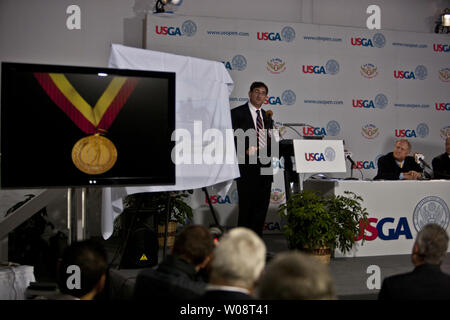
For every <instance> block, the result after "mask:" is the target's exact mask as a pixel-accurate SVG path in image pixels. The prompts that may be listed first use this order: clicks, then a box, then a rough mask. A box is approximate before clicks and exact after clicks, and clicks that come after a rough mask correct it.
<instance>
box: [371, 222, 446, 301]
mask: <svg viewBox="0 0 450 320" xmlns="http://www.w3.org/2000/svg"><path fill="white" fill-rule="evenodd" d="M448 240H449V239H448V235H447V233H446V231H445V230H444V229H443V228H442V227H441V226H439V225H437V224H427V225H426V226H425V227H423V229H422V230H421V231H420V232H419V233H418V234H417V238H416V241H415V243H414V247H413V251H412V257H411V259H412V262H413V264H414V265H415V268H414V270H413V271H412V272H409V273H405V274H400V275H396V276H391V277H388V278H386V279H384V281H383V284H382V286H381V290H380V293H379V295H378V299H380V300H396V299H404V300H426V299H431V300H442V299H445V300H448V299H450V275H448V274H446V273H443V272H442V271H441V267H440V265H441V263H442V261H443V260H444V258H445V256H446V254H447V247H448Z"/></svg>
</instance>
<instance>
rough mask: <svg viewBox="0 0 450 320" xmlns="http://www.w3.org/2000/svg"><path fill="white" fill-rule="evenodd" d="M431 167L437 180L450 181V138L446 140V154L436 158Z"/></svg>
mask: <svg viewBox="0 0 450 320" xmlns="http://www.w3.org/2000/svg"><path fill="white" fill-rule="evenodd" d="M431 165H432V166H433V175H434V178H435V179H450V136H447V139H445V152H444V153H443V154H441V155H439V156H437V157H435V158H434V159H433V161H432V162H431Z"/></svg>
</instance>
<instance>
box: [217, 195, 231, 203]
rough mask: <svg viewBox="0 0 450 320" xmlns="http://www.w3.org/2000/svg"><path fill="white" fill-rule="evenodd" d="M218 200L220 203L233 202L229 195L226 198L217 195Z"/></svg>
mask: <svg viewBox="0 0 450 320" xmlns="http://www.w3.org/2000/svg"><path fill="white" fill-rule="evenodd" d="M217 202H218V203H220V204H224V203H230V204H231V201H230V197H229V196H226V197H225V199H223V198H222V197H221V196H218V197H217Z"/></svg>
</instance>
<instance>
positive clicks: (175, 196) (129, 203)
mask: <svg viewBox="0 0 450 320" xmlns="http://www.w3.org/2000/svg"><path fill="white" fill-rule="evenodd" d="M192 193H193V191H192V190H184V191H165V192H146V193H136V194H132V195H129V196H127V197H126V198H125V199H124V207H125V208H126V209H128V210H133V209H134V210H138V211H147V212H151V211H153V212H155V213H157V214H158V223H157V224H158V231H157V232H158V242H159V245H160V247H162V246H163V245H164V234H165V222H166V213H167V212H169V223H168V238H167V246H168V247H171V246H173V243H174V240H175V234H176V230H177V225H178V224H181V225H184V224H186V222H187V221H188V220H190V219H192V217H193V211H192V208H191V207H190V206H189V205H188V204H187V203H186V201H185V200H186V199H187V198H188V197H189V195H190V194H192ZM167 208H168V209H167ZM121 224H122V225H123V223H121Z"/></svg>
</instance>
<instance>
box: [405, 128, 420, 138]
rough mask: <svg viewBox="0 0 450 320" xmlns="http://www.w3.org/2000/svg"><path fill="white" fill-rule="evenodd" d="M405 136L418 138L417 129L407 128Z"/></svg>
mask: <svg viewBox="0 0 450 320" xmlns="http://www.w3.org/2000/svg"><path fill="white" fill-rule="evenodd" d="M405 137H407V138H417V136H416V131H415V130H409V129H406V130H405Z"/></svg>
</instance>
